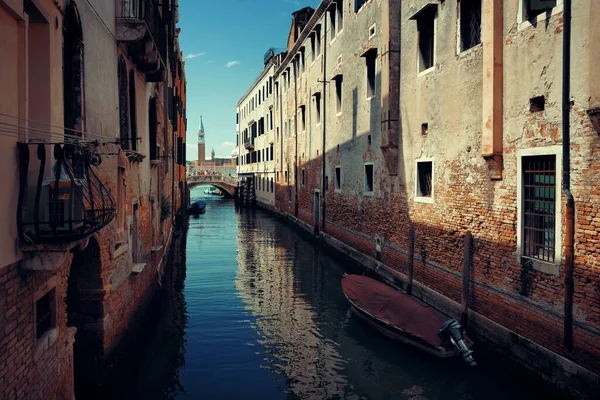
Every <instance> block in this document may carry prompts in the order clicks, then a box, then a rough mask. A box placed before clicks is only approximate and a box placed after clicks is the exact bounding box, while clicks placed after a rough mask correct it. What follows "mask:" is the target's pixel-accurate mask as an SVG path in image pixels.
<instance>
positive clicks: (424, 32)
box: [417, 7, 437, 72]
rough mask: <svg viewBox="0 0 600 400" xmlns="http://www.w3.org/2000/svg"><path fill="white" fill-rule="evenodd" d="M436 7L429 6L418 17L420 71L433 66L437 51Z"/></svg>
mask: <svg viewBox="0 0 600 400" xmlns="http://www.w3.org/2000/svg"><path fill="white" fill-rule="evenodd" d="M436 14H437V9H436V7H429V8H428V9H426V10H424V11H423V12H421V13H420V14H419V16H418V19H417V30H418V33H419V72H423V71H425V70H427V69H429V68H432V67H433V64H434V52H435V44H434V43H435V37H434V35H435V17H436Z"/></svg>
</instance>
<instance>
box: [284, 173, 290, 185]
mask: <svg viewBox="0 0 600 400" xmlns="http://www.w3.org/2000/svg"><path fill="white" fill-rule="evenodd" d="M285 183H290V177H289V175H288V172H287V171H285Z"/></svg>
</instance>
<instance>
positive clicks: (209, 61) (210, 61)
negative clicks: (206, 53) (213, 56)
mask: <svg viewBox="0 0 600 400" xmlns="http://www.w3.org/2000/svg"><path fill="white" fill-rule="evenodd" d="M214 62H215V60H208V61H207V62H206V63H207V64H212V63H214Z"/></svg>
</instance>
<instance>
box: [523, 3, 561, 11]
mask: <svg viewBox="0 0 600 400" xmlns="http://www.w3.org/2000/svg"><path fill="white" fill-rule="evenodd" d="M529 3H530V4H529V7H530V9H531V10H532V11H546V10H550V9H552V8H554V7H556V0H529Z"/></svg>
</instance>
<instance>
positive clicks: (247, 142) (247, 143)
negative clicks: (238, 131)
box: [244, 138, 254, 151]
mask: <svg viewBox="0 0 600 400" xmlns="http://www.w3.org/2000/svg"><path fill="white" fill-rule="evenodd" d="M244 148H245V149H246V150H248V151H252V150H254V138H252V139H246V140H245V141H244Z"/></svg>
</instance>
